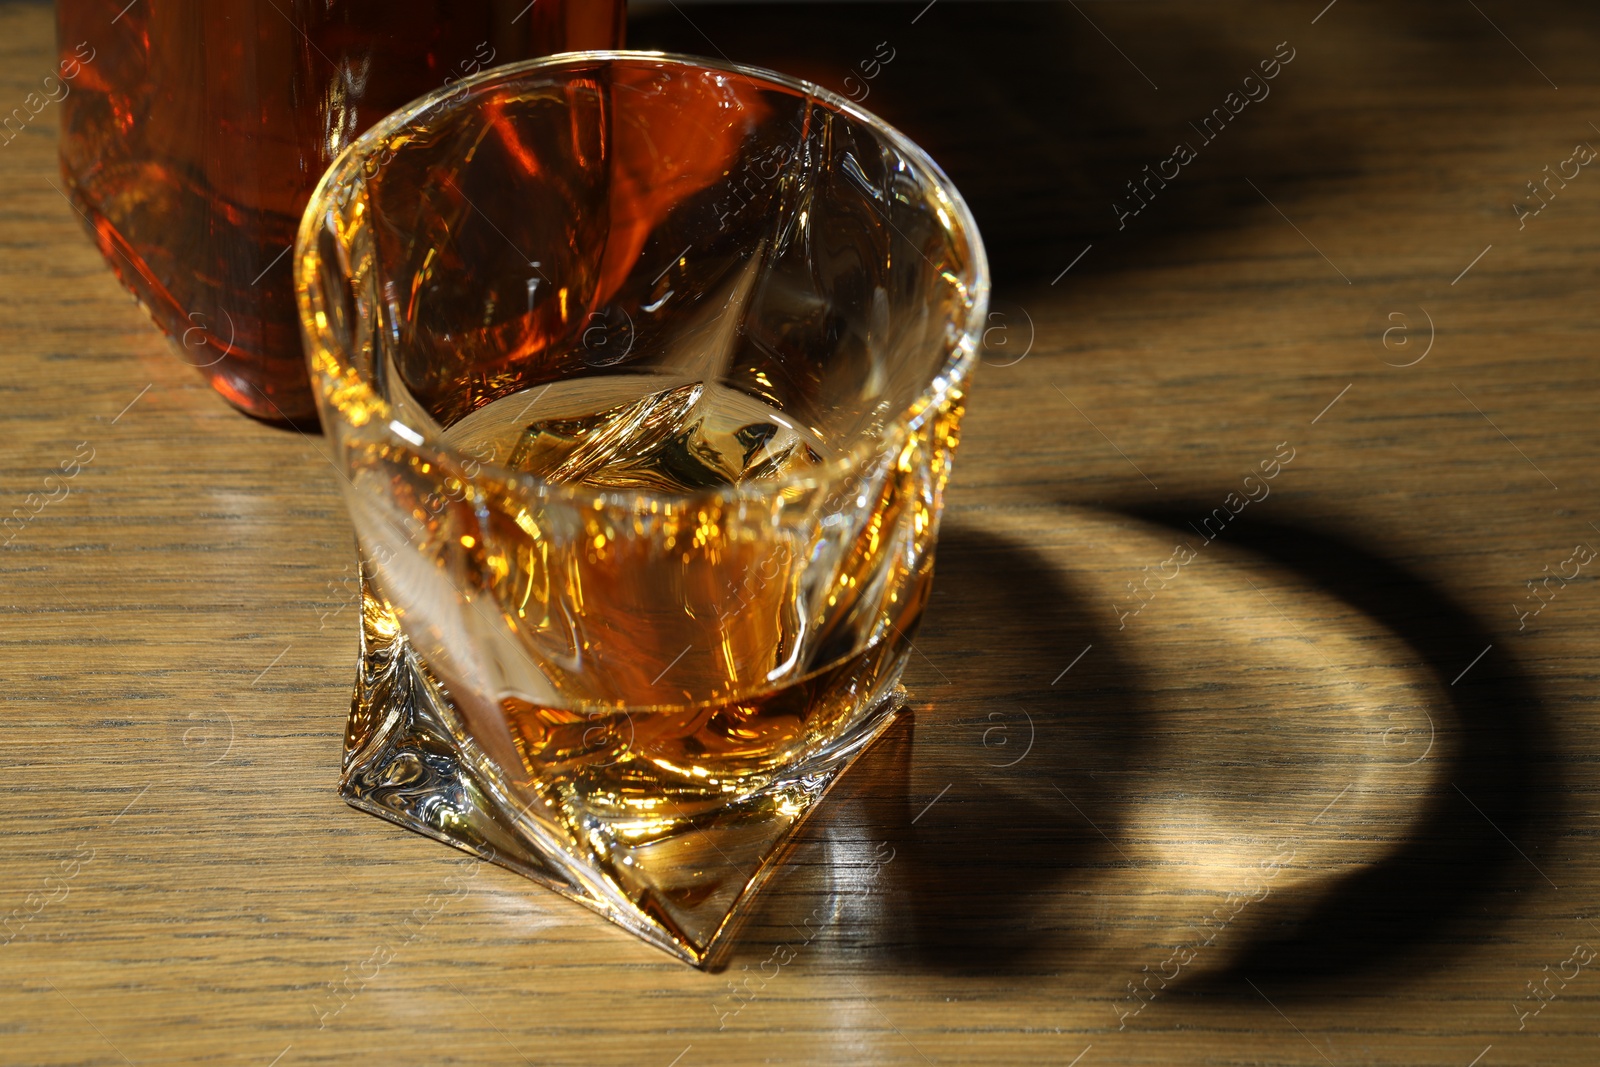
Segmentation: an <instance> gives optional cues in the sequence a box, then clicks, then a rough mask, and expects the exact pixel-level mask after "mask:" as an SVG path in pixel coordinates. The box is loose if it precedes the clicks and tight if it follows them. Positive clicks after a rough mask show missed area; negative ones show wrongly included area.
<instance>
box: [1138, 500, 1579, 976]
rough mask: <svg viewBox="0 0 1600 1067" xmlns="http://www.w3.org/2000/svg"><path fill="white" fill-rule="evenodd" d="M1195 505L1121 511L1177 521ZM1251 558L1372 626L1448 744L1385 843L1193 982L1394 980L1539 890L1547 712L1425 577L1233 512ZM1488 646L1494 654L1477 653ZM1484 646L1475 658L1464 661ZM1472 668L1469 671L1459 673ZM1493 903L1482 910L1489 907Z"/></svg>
mask: <svg viewBox="0 0 1600 1067" xmlns="http://www.w3.org/2000/svg"><path fill="white" fill-rule="evenodd" d="M1208 507H1209V505H1208V504H1205V503H1201V502H1196V503H1195V504H1194V505H1193V506H1190V507H1184V506H1176V507H1165V508H1160V509H1149V508H1146V509H1137V508H1136V509H1131V512H1130V513H1131V514H1134V515H1135V516H1137V517H1138V518H1141V519H1143V520H1145V521H1149V522H1155V523H1161V524H1165V525H1167V526H1170V527H1171V528H1173V529H1174V530H1179V531H1186V530H1190V529H1191V527H1190V526H1189V523H1188V520H1190V519H1192V518H1193V517H1194V516H1196V515H1203V514H1206V512H1207V508H1208ZM1224 539H1225V540H1226V541H1227V542H1228V543H1229V544H1231V545H1233V546H1235V547H1238V548H1242V549H1245V550H1247V551H1250V552H1254V553H1256V554H1258V555H1259V556H1261V557H1263V558H1265V559H1267V560H1270V561H1272V562H1274V563H1277V564H1279V565H1282V566H1284V567H1286V568H1288V569H1290V570H1291V571H1293V572H1295V573H1296V574H1298V575H1300V576H1302V577H1303V578H1304V579H1306V580H1308V581H1310V582H1312V583H1314V584H1315V585H1317V586H1320V587H1321V588H1322V589H1324V590H1326V591H1327V592H1328V593H1329V594H1331V595H1333V596H1336V597H1338V598H1340V599H1342V600H1344V601H1345V602H1347V603H1349V604H1350V605H1352V606H1354V607H1355V608H1357V609H1358V610H1360V611H1361V612H1363V613H1365V614H1366V615H1368V616H1369V617H1371V618H1372V619H1374V620H1376V621H1377V622H1379V623H1381V624H1382V625H1383V626H1384V627H1386V628H1387V629H1388V630H1390V631H1391V632H1392V633H1393V634H1395V635H1396V636H1397V637H1398V638H1400V639H1401V640H1402V641H1404V642H1405V643H1406V644H1407V645H1409V646H1410V647H1411V648H1412V649H1414V650H1415V652H1416V655H1417V657H1418V659H1419V661H1420V663H1419V666H1420V667H1424V668H1426V670H1427V671H1429V672H1430V673H1431V674H1432V675H1433V676H1434V677H1435V678H1436V679H1437V680H1438V685H1439V688H1440V691H1441V692H1443V693H1444V694H1446V695H1447V696H1448V703H1447V704H1446V705H1445V706H1444V708H1443V711H1444V715H1445V716H1446V717H1447V718H1448V720H1449V721H1446V719H1445V718H1438V717H1436V720H1437V721H1435V723H1434V727H1435V730H1436V732H1437V733H1438V734H1440V735H1443V734H1445V733H1449V734H1450V735H1451V737H1452V744H1451V745H1450V746H1448V749H1447V750H1445V751H1444V752H1442V753H1439V754H1437V756H1436V758H1442V759H1444V760H1445V763H1444V766H1443V767H1441V768H1440V770H1439V773H1438V774H1437V776H1436V778H1435V785H1434V786H1433V787H1432V788H1431V789H1429V790H1428V792H1427V794H1426V796H1425V798H1424V802H1423V804H1422V806H1421V808H1420V810H1419V811H1418V812H1417V814H1416V815H1415V816H1414V817H1413V820H1412V822H1411V824H1410V827H1409V829H1408V832H1407V833H1406V834H1405V835H1404V837H1403V839H1402V840H1401V841H1399V842H1398V843H1397V846H1396V847H1395V848H1394V849H1393V850H1392V851H1390V852H1389V853H1388V854H1386V855H1385V856H1383V857H1382V858H1381V859H1379V860H1378V861H1376V862H1374V863H1371V864H1364V865H1361V866H1359V867H1357V868H1356V869H1354V870H1351V871H1349V872H1347V873H1342V874H1339V875H1338V876H1336V877H1335V878H1333V880H1332V881H1330V882H1325V883H1323V884H1321V885H1320V886H1318V887H1317V889H1316V891H1315V899H1314V900H1311V901H1306V902H1304V903H1303V904H1302V905H1301V906H1298V907H1292V908H1289V909H1287V910H1285V911H1283V912H1281V913H1280V915H1279V918H1280V921H1279V922H1277V923H1275V924H1273V925H1272V926H1271V928H1270V929H1266V928H1263V927H1261V926H1258V927H1257V928H1256V934H1255V936H1254V937H1253V938H1252V939H1251V940H1250V941H1249V942H1248V943H1246V944H1245V945H1244V946H1243V947H1242V948H1241V949H1240V951H1239V952H1238V953H1237V954H1236V955H1235V956H1234V957H1233V959H1232V960H1231V962H1230V965H1229V966H1228V967H1226V968H1224V969H1222V970H1220V971H1217V972H1212V973H1210V974H1207V973H1198V974H1196V975H1194V976H1193V977H1192V979H1190V980H1187V981H1186V982H1185V983H1184V987H1185V988H1187V989H1188V990H1190V991H1192V992H1205V991H1207V990H1208V989H1212V988H1217V987H1232V986H1235V985H1236V984H1237V981H1238V978H1239V977H1240V976H1241V975H1247V974H1248V975H1261V974H1269V975H1270V980H1271V983H1272V989H1273V997H1274V999H1276V998H1279V997H1284V998H1293V997H1296V996H1315V995H1318V994H1320V993H1326V992H1328V991H1330V990H1331V989H1333V988H1337V987H1338V986H1339V984H1340V983H1341V982H1344V981H1347V980H1350V979H1354V978H1359V979H1360V980H1361V983H1362V988H1364V989H1368V990H1370V989H1371V983H1372V982H1375V981H1381V982H1382V983H1385V984H1397V983H1401V982H1403V981H1404V980H1405V978H1406V976H1407V975H1409V974H1411V973H1414V972H1416V971H1420V970H1425V969H1428V968H1431V967H1434V966H1437V964H1438V963H1439V961H1440V958H1441V957H1443V956H1447V955H1449V954H1450V953H1452V952H1454V951H1455V949H1454V948H1453V947H1452V946H1458V945H1462V944H1464V943H1465V942H1467V941H1468V940H1470V939H1471V938H1473V937H1482V936H1485V935H1486V933H1487V932H1488V929H1489V928H1491V927H1493V926H1494V925H1496V924H1497V923H1498V922H1501V921H1504V920H1505V919H1506V918H1508V917H1509V916H1508V913H1507V910H1506V908H1505V904H1506V903H1507V902H1509V901H1511V900H1514V899H1516V896H1517V895H1518V894H1522V895H1523V896H1526V895H1529V894H1531V893H1533V892H1536V891H1538V890H1540V889H1543V888H1546V887H1553V886H1554V885H1555V883H1553V882H1550V880H1549V878H1548V877H1547V876H1546V875H1547V873H1548V872H1547V871H1545V870H1542V869H1541V865H1540V857H1542V856H1545V855H1548V848H1549V846H1550V845H1551V844H1552V843H1553V842H1554V841H1555V840H1556V838H1557V836H1558V835H1559V832H1560V827H1561V824H1562V822H1563V816H1564V809H1565V808H1566V807H1567V803H1566V797H1565V793H1564V790H1563V786H1562V775H1561V772H1560V756H1559V752H1557V751H1556V749H1555V746H1554V744H1553V731H1552V726H1551V722H1550V717H1549V713H1548V711H1547V710H1546V709H1545V707H1544V705H1543V703H1542V702H1541V701H1540V699H1539V697H1538V689H1537V686H1536V685H1535V684H1534V682H1533V680H1532V678H1531V677H1530V676H1529V675H1528V674H1527V673H1526V671H1525V670H1524V669H1523V668H1522V667H1521V666H1520V665H1519V664H1518V662H1517V658H1516V656H1515V655H1514V654H1513V653H1512V652H1511V651H1510V650H1509V649H1507V648H1505V647H1504V644H1503V643H1500V644H1496V643H1495V638H1494V635H1492V634H1491V633H1490V632H1489V630H1488V629H1487V628H1486V627H1485V625H1484V624H1483V623H1482V622H1481V621H1480V620H1479V619H1478V618H1476V617H1475V616H1474V615H1473V613H1472V612H1471V611H1469V610H1468V609H1467V608H1465V607H1464V606H1462V605H1461V604H1459V603H1458V602H1456V601H1455V600H1454V599H1453V598H1452V597H1451V596H1450V595H1449V594H1448V593H1447V592H1445V591H1444V590H1443V589H1441V588H1440V587H1438V586H1437V585H1435V584H1433V583H1431V582H1429V581H1427V580H1425V579H1423V578H1421V577H1420V576H1418V575H1416V574H1413V573H1411V572H1409V571H1407V570H1406V569H1405V568H1403V567H1401V566H1400V565H1398V564H1397V563H1394V562H1392V561H1390V560H1387V559H1384V558H1383V557H1382V556H1380V555H1378V554H1377V552H1376V551H1369V550H1367V549H1365V548H1363V547H1360V546H1359V545H1357V544H1355V543H1353V542H1352V541H1350V540H1347V539H1345V538H1342V537H1339V536H1336V535H1334V534H1330V533H1326V532H1322V531H1320V530H1317V529H1313V528H1310V527H1308V526H1305V525H1297V524H1294V523H1291V522H1285V521H1262V520H1260V519H1258V518H1257V517H1255V516H1254V515H1245V516H1241V517H1240V518H1239V519H1238V520H1237V521H1236V522H1235V523H1233V524H1231V525H1229V526H1228V528H1227V531H1226V533H1225V534H1223V535H1221V537H1219V540H1224ZM1491 646H1493V647H1492V649H1491ZM1485 650H1489V651H1488V654H1487V655H1484V656H1483V657H1482V659H1476V660H1475V659H1474V657H1477V656H1478V655H1479V654H1480V653H1481V652H1484V651H1485ZM1469 664H1470V665H1471V666H1470V669H1469V670H1464V669H1463V668H1467V667H1468V665H1469ZM1495 901H1499V902H1500V906H1499V907H1494V908H1491V907H1490V904H1491V902H1495Z"/></svg>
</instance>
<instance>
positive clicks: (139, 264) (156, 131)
mask: <svg viewBox="0 0 1600 1067" xmlns="http://www.w3.org/2000/svg"><path fill="white" fill-rule="evenodd" d="M624 6H625V4H624V2H623V0H538V2H537V3H529V2H528V0H462V2H458V3H444V2H442V0H316V2H312V0H138V2H136V3H133V4H128V3H127V0H58V2H57V4H56V20H57V41H58V46H59V51H60V53H61V59H62V61H63V63H64V64H65V63H66V62H68V61H71V62H72V63H73V64H75V65H76V68H77V74H76V76H75V77H73V78H72V79H71V80H70V82H69V83H68V84H69V85H70V90H69V92H68V95H67V96H66V97H65V99H63V100H62V104H61V106H62V119H61V123H62V125H61V166H62V172H63V176H64V177H65V179H66V182H67V186H68V191H69V192H70V194H71V195H72V197H73V200H74V201H75V203H76V204H77V206H78V208H79V209H80V210H81V211H82V212H83V213H84V215H85V217H86V218H87V219H88V220H89V223H90V227H91V231H92V233H93V236H94V238H95V241H96V243H97V244H98V245H99V247H100V250H101V253H102V254H103V255H104V256H105V257H106V258H107V260H109V261H110V263H111V266H112V267H113V269H115V270H116V272H117V275H118V276H119V277H120V278H121V279H122V282H123V284H124V285H126V286H127V287H128V288H129V289H130V290H131V291H132V292H133V293H134V295H135V296H136V297H138V299H139V300H140V302H141V303H142V304H143V305H144V307H145V308H146V310H148V311H149V313H150V315H151V317H152V318H153V319H154V320H155V322H156V324H157V325H158V326H160V327H161V329H162V330H163V331H164V332H166V333H167V334H168V336H169V337H171V338H172V340H173V342H174V345H175V347H176V348H177V350H178V352H179V354H180V356H181V357H182V358H183V359H184V360H185V361H186V362H188V363H190V364H192V365H194V366H195V367H197V368H198V369H199V370H200V371H201V373H203V374H204V375H205V376H206V377H207V379H208V380H209V381H210V382H211V384H212V386H213V387H214V388H215V389H216V390H217V391H218V392H219V393H221V394H222V395H223V396H224V397H226V398H227V399H228V401H229V402H230V403H232V404H233V405H234V406H235V407H237V408H239V409H240V410H242V411H245V412H247V413H249V414H251V415H254V416H257V417H258V418H262V419H267V420H270V421H274V422H294V423H304V424H314V423H315V421H316V411H315V407H314V405H313V402H312V396H311V390H310V386H309V383H308V381H307V376H306V366H305V358H304V356H303V355H302V353H301V346H300V330H299V325H298V321H297V318H296V314H295V306H294V289H293V285H294V277H293V264H292V262H291V260H292V259H293V257H292V256H291V255H290V254H289V249H290V247H291V246H292V245H293V243H294V236H295V231H296V229H297V228H298V226H299V221H300V214H301V211H302V210H303V209H304V207H305V204H306V201H307V199H308V198H309V197H310V194H311V190H312V189H313V188H314V187H315V185H316V183H317V181H318V179H319V178H320V177H321V176H322V172H323V171H324V170H325V169H326V168H327V166H328V164H329V163H331V162H332V161H333V158H334V157H335V156H336V155H338V153H339V152H340V151H341V150H342V149H343V148H344V146H345V145H347V144H349V143H350V141H352V140H353V139H354V138H356V137H357V136H359V135H360V134H361V133H362V132H363V131H364V130H366V129H367V128H368V127H369V126H371V125H372V124H373V123H374V122H376V121H377V120H378V119H380V118H382V117H383V116H384V115H386V114H388V113H389V112H390V111H393V110H395V109H396V108H398V107H400V106H401V105H403V104H405V103H406V102H408V101H410V100H412V99H414V98H416V97H418V96H420V95H422V94H424V93H427V92H430V91H432V90H434V89H438V88H440V87H441V86H444V85H446V84H448V83H450V82H452V81H455V80H459V79H461V78H464V77H469V76H471V75H472V74H475V73H477V72H478V71H479V70H482V69H484V68H486V67H488V66H490V65H493V64H500V63H508V62H512V61H515V60H520V59H527V58H530V57H533V56H538V55H545V54H549V53H552V52H560V51H566V50H572V49H586V48H615V47H618V46H619V45H620V44H621V42H622V28H623V9H624ZM63 69H64V70H65V69H69V68H66V67H64V68H63Z"/></svg>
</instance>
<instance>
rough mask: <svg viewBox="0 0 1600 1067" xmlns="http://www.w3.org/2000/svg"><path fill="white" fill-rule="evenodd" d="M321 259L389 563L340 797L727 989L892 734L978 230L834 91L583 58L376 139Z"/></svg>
mask: <svg viewBox="0 0 1600 1067" xmlns="http://www.w3.org/2000/svg"><path fill="white" fill-rule="evenodd" d="M295 259H296V277H297V280H298V286H297V289H298V294H297V295H298V299H299V306H300V317H301V325H302V328H303V331H304V337H305V344H306V351H307V356H308V359H309V364H310V368H311V377H312V382H313V387H314V391H315V394H316V397H317V400H318V403H319V407H320V411H321V416H322V419H323V422H324V425H325V428H326V431H327V433H328V436H329V439H330V441H331V442H332V444H333V446H334V448H335V455H336V462H337V465H338V466H339V468H340V472H341V475H342V478H341V481H342V484H343V489H344V492H345V495H346V498H347V500H348V504H349V507H350V512H351V515H352V518H353V520H354V525H355V529H356V534H357V538H358V547H359V552H360V561H361V589H362V593H361V595H362V605H361V607H362V611H361V616H362V628H361V645H360V665H359V668H358V676H357V681H356V690H355V696H354V699H353V703H352V709H351V715H350V720H349V728H348V730H347V734H346V747H345V758H344V768H343V776H342V783H341V792H342V793H343V795H344V796H345V798H346V799H347V800H348V801H349V802H350V803H351V804H352V805H354V806H356V807H358V808H361V809H363V810H366V811H369V812H372V813H374V814H377V815H380V816H382V817H384V818H387V819H390V820H392V821H394V822H397V823H399V824H401V825H403V826H406V827H409V828H411V829H413V830H416V831H419V832H421V833H424V834H427V835H429V836H432V837H434V838H437V839H439V840H441V841H445V842H447V843H449V844H452V845H455V846H457V847H460V848H463V849H466V850H467V851H470V852H474V853H476V854H478V855H480V856H483V857H485V858H488V859H491V860H493V861H494V862H496V863H499V864H501V865H503V866H506V867H508V868H511V869H512V870H516V871H519V872H521V873H523V874H525V875H527V876H529V877H531V878H534V879H536V880H538V881H540V882H543V883H544V884H546V885H548V886H551V887H553V888H555V889H557V890H558V891H560V892H561V893H563V894H565V895H567V896H569V897H571V898H573V899H574V900H577V901H579V902H581V903H583V904H585V905H587V906H589V907H591V908H593V909H594V910H596V911H598V912H600V913H601V914H602V915H605V916H607V917H608V918H610V919H612V920H613V921H614V922H616V923H617V924H619V925H621V926H623V927H624V928H626V929H627V930H630V931H632V932H633V933H635V934H637V935H638V936H640V937H642V938H644V939H645V940H647V941H649V942H651V943H653V944H655V945H658V946H660V947H661V948H663V949H666V950H667V951H669V952H672V953H674V954H675V955H677V956H678V957H680V958H682V959H683V960H686V961H688V962H690V963H693V964H696V965H699V966H706V965H708V964H709V963H711V962H712V960H713V958H714V957H715V955H716V953H717V950H718V948H719V946H720V945H723V944H725V943H726V941H727V935H728V933H729V931H730V929H731V925H732V920H733V918H734V917H735V916H736V914H737V913H738V912H739V911H740V905H741V903H742V902H743V901H746V900H748V899H749V897H750V895H751V893H752V891H753V890H754V889H755V888H756V887H757V885H758V884H759V883H760V882H761V880H762V879H763V878H764V877H765V876H766V875H767V874H768V873H770V871H771V870H772V868H773V866H774V865H775V863H776V862H777V861H778V860H779V859H780V857H781V856H782V854H783V851H784V846H785V844H786V843H787V842H789V840H790V839H791V837H792V835H793V833H794V832H795V830H796V828H797V827H798V826H799V824H800V822H801V820H803V819H804V818H805V817H806V815H807V814H808V813H809V812H810V811H811V810H812V809H813V808H814V806H815V805H816V804H817V802H818V800H819V799H820V798H821V797H822V795H823V794H824V793H825V792H826V791H827V789H828V788H829V786H830V785H831V784H832V783H833V781H834V780H835V779H836V778H837V776H838V775H839V773H840V772H841V771H842V770H843V769H844V768H845V767H846V766H847V765H848V764H849V763H850V762H851V761H852V760H853V759H854V758H855V757H856V756H857V755H858V754H859V753H861V752H862V751H863V750H864V749H865V748H866V747H867V746H868V745H869V744H870V743H871V742H872V741H873V740H874V738H876V737H877V736H878V735H879V734H880V733H881V732H882V731H883V729H884V728H885V727H886V726H887V725H888V723H889V722H890V721H891V719H892V718H893V716H894V715H895V714H896V712H897V711H898V710H899V709H900V707H901V704H902V699H903V695H902V692H901V689H900V687H899V679H900V674H901V671H902V669H903V667H904V666H905V662H906V658H907V655H908V653H909V652H910V651H911V638H912V634H913V633H914V631H915V629H916V624H917V620H918V617H919V616H920V614H921V611H922V608H923V604H924V602H925V601H926V598H927V595H928V590H929V582H930V580H931V577H932V568H933V549H934V539H935V536H936V533H937V530H938V525H939V514H940V509H941V505H942V501H943V493H944V489H945V484H946V480H947V479H948V477H949V475H950V463H951V457H952V453H953V451H954V449H955V446H956V440H957V429H958V424H959V422H960V419H961V414H962V405H963V397H964V394H965V392H966V389H967V379H968V375H969V372H970V371H971V369H972V367H973V365H974V353H975V352H976V351H977V346H978V341H979V337H980V332H981V328H982V323H983V317H984V313H985V309H986V306H987V300H988V288H989V282H988V270H987V265H986V261H985V258H984V252H983V247H982V243H981V241H980V239H979V236H978V233H977V230H976V227H975V226H974V223H973V220H972V217H971V215H970V213H969V212H968V209H967V207H966V205H965V204H964V203H963V202H962V200H961V197H960V196H959V194H958V193H957V192H956V190H955V189H954V188H953V187H952V185H951V184H950V182H949V180H948V179H947V178H946V177H945V176H944V174H943V173H942V172H941V171H940V170H939V168H938V167H937V166H936V165H935V164H934V163H933V162H932V160H930V159H929V158H928V157H927V155H926V154H924V153H923V152H922V151H921V150H920V149H919V148H917V147H916V146H915V145H914V144H912V143H911V142H910V141H908V140H907V139H906V138H905V137H904V136H902V135H901V134H899V133H898V132H896V131H895V130H894V129H892V128H890V127H889V126H887V125H886V124H884V123H883V122H882V121H881V120H879V119H877V118H875V117H874V116H872V115H870V114H868V113H867V112H865V111H863V110H861V109H860V108H858V107H856V106H855V105H854V104H852V103H851V102H849V101H848V100H845V99H843V98H841V97H838V96H836V95H834V94H832V93H830V92H827V91H826V90H824V89H821V88H819V87H817V86H815V85H811V84H808V83H806V82H802V81H797V80H794V79H792V78H788V77H784V76H782V75H779V74H773V73H770V72H767V71H761V70H756V69H753V68H748V67H741V66H735V65H731V64H718V63H713V62H709V61H706V60H701V59H691V58H687V57H680V56H672V55H665V54H660V53H645V52H585V53H570V54H567V55H564V56H557V57H552V58H549V59H543V60H535V61H531V62H528V63H522V64H516V65H511V66H508V67H504V68H499V69H496V70H492V71H488V72H485V73H484V74H482V75H479V76H477V77H475V78H471V79H467V80H466V81H464V82H462V83H461V84H460V85H458V86H452V87H451V89H450V90H448V91H444V92H438V93H434V94H432V95H430V96H426V97H423V98H422V99H420V100H418V101H416V102H414V103H413V104H412V105H410V106H409V107H407V108H406V109H404V110H402V111H400V112H397V113H396V114H394V115H392V116H390V117H389V118H387V119H385V120H384V121H382V122H380V123H379V124H378V125H377V126H376V127H374V128H373V129H372V130H371V131H370V132H369V133H367V134H366V135H365V136H363V137H362V138H360V139H359V140H358V141H356V142H355V143H354V144H353V145H351V147H350V148H349V149H348V150H346V152H345V153H344V154H343V155H342V156H340V158H339V159H338V160H337V161H336V162H335V163H334V165H333V167H332V168H331V169H330V170H329V171H328V173H327V174H326V175H325V176H324V177H323V179H322V182H321V184H320V185H319V186H318V187H317V190H316V192H315V194H314V195H313V196H312V199H311V203H310V205H309V206H308V208H307V210H306V213H305V216H304V218H303V220H302V222H301V227H300V233H299V238H298V241H297V243H296V251H295Z"/></svg>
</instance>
